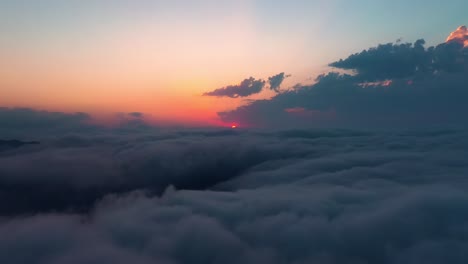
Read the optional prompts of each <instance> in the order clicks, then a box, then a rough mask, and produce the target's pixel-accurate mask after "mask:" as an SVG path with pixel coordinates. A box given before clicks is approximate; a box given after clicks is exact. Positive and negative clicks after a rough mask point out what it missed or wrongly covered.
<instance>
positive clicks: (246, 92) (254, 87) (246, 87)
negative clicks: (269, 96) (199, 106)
mask: <svg viewBox="0 0 468 264" xmlns="http://www.w3.org/2000/svg"><path fill="white" fill-rule="evenodd" d="M263 87H265V81H264V80H261V79H259V80H256V79H255V78H253V77H250V78H248V79H245V80H243V81H242V82H241V83H240V84H239V85H229V86H226V87H223V88H219V89H216V90H214V91H212V92H208V93H205V94H203V95H204V96H217V97H231V98H237V97H247V96H250V95H253V94H257V93H260V92H261V91H262V89H263Z"/></svg>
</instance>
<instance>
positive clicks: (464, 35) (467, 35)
mask: <svg viewBox="0 0 468 264" xmlns="http://www.w3.org/2000/svg"><path fill="white" fill-rule="evenodd" d="M446 42H447V43H450V42H457V43H460V44H462V45H463V46H464V47H465V48H466V47H468V29H467V28H466V26H460V27H459V28H457V30H455V31H454V32H452V33H451V34H450V36H448V38H447V41H446Z"/></svg>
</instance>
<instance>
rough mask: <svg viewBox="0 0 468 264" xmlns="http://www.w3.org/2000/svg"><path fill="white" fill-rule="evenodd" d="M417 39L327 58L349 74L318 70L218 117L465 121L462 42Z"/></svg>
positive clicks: (316, 122) (356, 122)
mask: <svg viewBox="0 0 468 264" xmlns="http://www.w3.org/2000/svg"><path fill="white" fill-rule="evenodd" d="M424 44H425V43H424V40H418V41H416V42H415V43H414V44H411V43H406V44H392V43H390V44H385V45H379V46H378V47H375V48H371V49H368V50H364V51H363V52H361V53H357V54H353V55H351V56H349V57H348V58H346V59H342V60H339V61H337V62H334V63H331V64H330V65H331V66H332V67H335V68H338V69H339V70H352V71H353V73H352V74H338V73H335V72H331V73H328V74H324V75H321V76H319V77H318V78H317V79H316V83H315V84H314V85H306V86H300V87H297V88H296V89H294V90H293V91H286V92H283V93H281V94H278V95H276V96H275V97H273V98H272V99H271V100H258V101H254V102H251V103H249V104H247V105H244V106H241V107H239V108H237V109H235V110H233V111H227V112H221V113H219V116H220V118H221V119H223V120H224V121H226V122H238V123H241V124H244V125H246V126H261V127H297V126H302V127H330V126H332V127H352V128H363V127H365V128H401V127H434V126H456V127H460V126H463V127H466V126H467V125H468V123H467V121H466V118H464V113H467V112H468V108H467V106H466V102H467V101H468V90H467V89H466V83H467V82H468V52H467V49H465V48H463V45H461V44H460V43H457V42H448V43H443V44H440V45H438V46H436V47H429V48H426V47H425V46H424ZM298 109H300V110H301V111H291V110H298ZM305 113H307V114H305Z"/></svg>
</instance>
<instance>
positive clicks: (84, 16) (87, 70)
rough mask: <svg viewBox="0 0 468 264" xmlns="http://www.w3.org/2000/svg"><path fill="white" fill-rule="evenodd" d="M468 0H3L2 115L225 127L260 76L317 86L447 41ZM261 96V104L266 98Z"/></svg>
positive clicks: (0, 40) (465, 20)
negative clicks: (394, 47)
mask: <svg viewBox="0 0 468 264" xmlns="http://www.w3.org/2000/svg"><path fill="white" fill-rule="evenodd" d="M467 9H468V2H467V1H466V0H451V1H442V0H424V1H423V0H413V1H403V0H395V1H383V0H381V1H369V0H356V1H346V0H317V1H306V0H291V1H279V0H251V1H249V0H239V1H223V0H200V1H189V0H185V1H183V0H172V1H160V0H154V1H149V0H127V1H123V0H115V1H98V0H96V1H92V0H89V1H78V0H69V1H63V0H42V1H35V0H30V1H25V0H0V32H1V34H0V106H7V107H33V108H40V109H47V110H57V111H84V112H90V113H95V114H109V113H116V112H133V111H139V112H145V113H148V114H150V115H151V116H152V117H153V118H154V119H157V120H163V121H170V122H186V123H191V124H196V123H202V124H216V123H217V121H216V119H217V116H216V112H217V111H221V110H226V109H231V108H234V107H236V106H238V105H239V104H241V103H242V102H243V101H242V99H217V98H209V97H203V96H201V95H202V94H203V93H204V92H207V91H211V90H213V89H216V88H219V87H222V86H225V85H229V84H236V83H239V82H240V81H242V80H243V79H244V78H247V77H250V76H253V77H256V78H267V77H269V76H272V75H275V74H277V73H280V72H286V73H288V74H292V77H291V78H288V79H287V82H286V85H289V86H291V85H294V84H295V83H299V82H300V83H308V82H311V80H312V79H313V78H314V77H315V76H316V75H317V74H320V73H323V72H325V71H327V70H328V68H327V67H326V65H327V64H328V63H329V62H332V61H334V60H337V59H339V58H343V57H346V56H347V55H349V54H351V53H354V52H358V51H361V50H363V49H365V48H368V47H369V45H377V44H379V43H387V42H393V41H395V40H396V39H400V38H402V39H403V41H409V42H413V41H415V40H416V39H419V38H424V39H426V41H427V42H428V45H435V44H438V43H441V42H443V41H444V40H445V39H446V37H447V36H448V34H449V33H450V32H452V31H453V30H454V29H456V28H457V27H458V26H460V25H463V24H468V18H467V16H466V10H467ZM267 96H268V94H262V95H260V97H267Z"/></svg>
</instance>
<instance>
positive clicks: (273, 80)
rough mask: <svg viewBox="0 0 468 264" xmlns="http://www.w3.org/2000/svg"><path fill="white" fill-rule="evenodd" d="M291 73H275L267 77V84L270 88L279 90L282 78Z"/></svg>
mask: <svg viewBox="0 0 468 264" xmlns="http://www.w3.org/2000/svg"><path fill="white" fill-rule="evenodd" d="M289 76H291V75H286V74H285V73H284V72H282V73H280V74H277V75H275V76H271V77H269V78H268V84H270V89H271V90H273V91H275V92H279V89H280V88H281V84H282V83H283V81H284V79H286V78H287V77H289Z"/></svg>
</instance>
